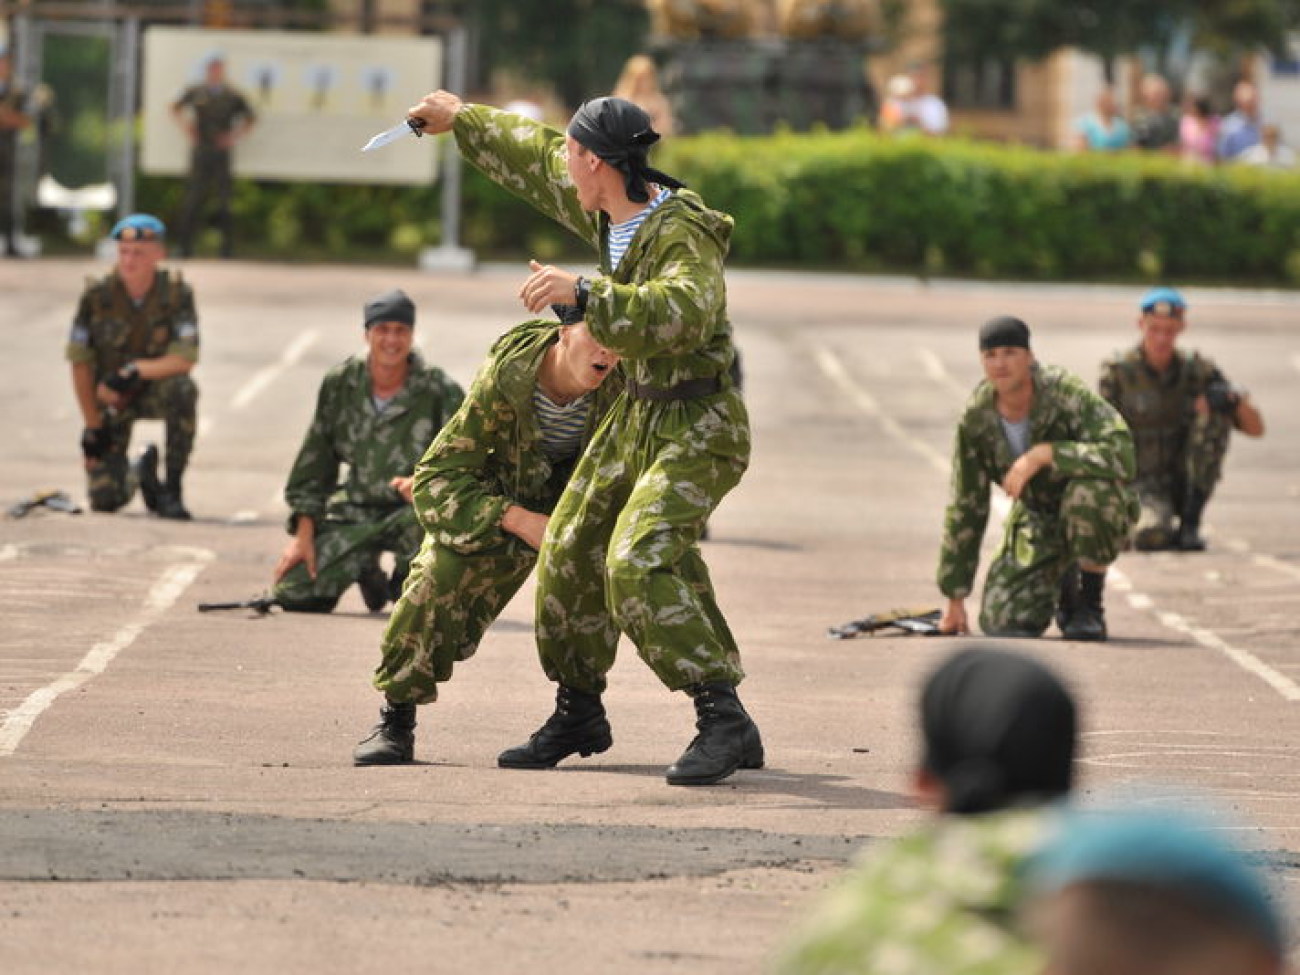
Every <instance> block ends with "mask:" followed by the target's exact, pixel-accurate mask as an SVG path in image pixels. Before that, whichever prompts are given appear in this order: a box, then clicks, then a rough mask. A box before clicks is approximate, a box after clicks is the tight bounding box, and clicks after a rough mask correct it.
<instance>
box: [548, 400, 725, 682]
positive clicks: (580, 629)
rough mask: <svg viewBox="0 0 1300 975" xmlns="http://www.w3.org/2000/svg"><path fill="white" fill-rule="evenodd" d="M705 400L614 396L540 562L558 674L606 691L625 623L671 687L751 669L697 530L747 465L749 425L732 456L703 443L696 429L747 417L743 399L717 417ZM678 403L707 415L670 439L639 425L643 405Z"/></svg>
mask: <svg viewBox="0 0 1300 975" xmlns="http://www.w3.org/2000/svg"><path fill="white" fill-rule="evenodd" d="M732 395H736V394H732ZM706 402H707V401H697V402H687V403H667V404H645V403H633V404H630V405H629V404H628V403H627V402H626V401H624V402H623V403H621V404H616V405H615V407H614V409H613V411H611V413H610V415H609V417H607V418H606V422H605V424H604V426H603V427H602V428H601V429H600V430H599V431H598V432H597V434H596V437H595V439H594V440H593V441H592V443H591V445H590V446H589V447H588V448H587V452H586V454H585V455H584V456H583V458H582V460H581V461H580V462H579V463H578V467H577V469H576V470H575V471H574V474H573V477H572V478H571V479H570V480H569V484H568V486H567V487H566V488H565V492H564V494H563V495H562V496H561V498H560V501H559V504H558V505H556V508H555V512H554V514H553V515H552V516H551V520H550V523H549V524H548V526H547V531H546V537H545V539H544V541H543V543H542V551H541V555H540V559H539V563H538V570H537V616H536V627H537V645H538V652H539V654H540V656H541V661H542V668H543V669H544V670H545V672H546V676H547V677H549V678H550V679H551V680H553V681H557V682H559V683H561V684H565V685H566V686H569V687H573V688H576V689H577V690H581V691H586V692H588V693H592V694H599V693H601V692H603V691H604V689H605V683H606V680H605V677H606V674H607V673H608V672H609V669H610V668H611V667H612V666H613V665H614V658H615V653H616V650H617V646H618V639H619V632H620V631H622V632H624V633H626V634H627V635H628V636H629V637H630V638H631V639H632V642H633V643H634V644H635V645H636V648H637V652H638V653H639V654H640V656H641V659H642V660H644V661H645V662H646V663H647V664H648V665H649V666H650V668H651V669H652V670H653V671H654V672H655V674H656V675H657V676H658V677H659V679H660V680H661V681H663V683H664V685H665V686H667V687H668V688H669V689H670V690H680V689H682V688H685V687H688V686H690V685H692V684H697V683H701V682H704V681H723V682H725V683H728V684H732V685H735V684H739V683H740V681H741V680H742V679H743V678H744V671H743V670H742V669H741V666H740V651H739V649H738V648H737V646H736V641H735V639H734V638H733V637H732V634H731V629H730V628H729V627H728V626H727V621H726V619H725V618H724V617H723V615H722V611H721V610H720V609H719V608H718V604H717V600H716V599H715V597H714V593H713V586H712V584H711V582H710V580H709V572H708V569H707V568H706V567H705V564H704V559H703V557H702V556H701V555H700V549H699V539H700V536H701V533H702V532H703V531H704V528H705V525H706V524H707V522H708V519H709V515H710V514H712V512H713V510H714V508H716V507H717V504H718V502H719V501H721V500H722V498H723V497H724V496H725V495H726V494H727V492H728V491H730V490H731V489H732V488H733V487H735V486H736V485H737V484H738V483H739V482H740V478H741V476H742V475H743V474H744V471H745V468H746V466H747V462H748V428H747V427H745V429H744V430H743V431H741V432H740V434H739V435H738V436H737V437H736V441H735V442H736V443H737V444H738V445H740V449H738V451H737V452H736V453H735V454H733V455H720V454H716V453H711V452H709V451H708V450H706V449H704V447H703V446H702V445H701V444H700V443H699V442H698V441H697V440H696V436H697V435H698V434H697V431H698V430H700V429H704V428H707V427H708V426H709V425H710V424H711V423H715V422H718V417H719V416H722V417H726V418H727V419H726V420H723V421H722V422H728V421H730V422H734V420H730V417H732V416H735V415H736V413H738V414H739V416H740V417H741V418H742V420H743V409H744V408H743V405H740V404H739V399H738V396H737V398H736V403H737V404H738V406H737V407H736V413H730V414H729V413H728V411H727V410H726V409H722V408H720V409H719V410H718V412H717V413H715V414H714V415H712V416H710V415H709V413H708V412H707V411H708V410H709V407H708V406H705V405H701V404H703V403H706ZM672 408H677V409H680V410H682V411H684V412H685V411H693V412H699V413H700V414H701V417H702V419H697V420H696V421H695V422H693V423H690V424H689V426H688V427H687V429H686V431H685V432H684V433H679V434H676V435H669V436H665V435H664V434H663V433H661V432H659V431H658V430H656V429H655V428H654V427H653V426H652V425H651V424H650V423H641V422H638V417H637V414H638V413H640V412H641V411H651V410H655V409H672ZM629 413H631V414H632V416H630V417H629Z"/></svg>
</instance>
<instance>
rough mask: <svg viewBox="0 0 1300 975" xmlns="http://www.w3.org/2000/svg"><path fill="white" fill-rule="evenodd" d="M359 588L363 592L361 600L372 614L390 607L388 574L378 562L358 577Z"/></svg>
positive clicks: (367, 567) (371, 564)
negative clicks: (387, 606)
mask: <svg viewBox="0 0 1300 975" xmlns="http://www.w3.org/2000/svg"><path fill="white" fill-rule="evenodd" d="M357 588H358V589H360V590H361V599H362V601H363V602H364V603H365V604H366V609H368V610H370V612H372V613H378V612H379V611H380V610H381V609H383V608H384V607H385V606H386V605H388V574H387V573H385V572H384V570H383V568H382V567H381V566H380V565H379V562H378V561H377V560H376V561H374V562H371V563H370V564H369V565H368V566H366V567H365V568H364V569H362V570H361V574H360V575H359V576H357Z"/></svg>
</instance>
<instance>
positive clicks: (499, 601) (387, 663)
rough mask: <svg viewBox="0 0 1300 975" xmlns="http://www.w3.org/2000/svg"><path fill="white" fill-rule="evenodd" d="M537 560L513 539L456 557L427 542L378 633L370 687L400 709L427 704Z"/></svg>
mask: <svg viewBox="0 0 1300 975" xmlns="http://www.w3.org/2000/svg"><path fill="white" fill-rule="evenodd" d="M536 562H537V553H536V552H535V551H533V549H531V548H529V547H528V546H527V545H526V544H524V542H523V541H521V540H520V539H517V538H515V537H513V536H506V537H505V540H504V541H503V542H502V543H501V544H500V545H498V546H495V547H493V548H490V549H487V550H484V551H480V552H475V553H473V554H462V553H459V552H455V551H453V550H452V549H450V548H448V547H446V546H445V545H439V544H437V543H435V542H434V541H433V539H432V538H431V537H428V536H426V537H425V539H424V544H423V545H422V546H421V547H420V551H419V554H418V555H417V556H416V557H415V559H414V560H413V561H412V562H411V574H410V576H409V577H408V578H407V580H406V587H405V589H403V591H402V598H401V599H399V600H398V601H397V606H396V607H394V609H393V614H392V616H391V617H390V618H389V620H388V627H387V629H385V630H384V638H383V641H382V643H381V645H380V650H381V652H382V654H383V659H382V661H381V662H380V664H379V668H378V669H377V670H376V671H375V679H374V685H375V687H376V688H377V689H378V690H380V691H382V692H383V694H384V696H385V697H386V698H387V699H388V700H390V701H393V702H396V703H400V704H430V703H432V702H433V701H436V700H437V699H438V685H439V684H441V683H445V682H446V681H448V680H450V679H451V671H452V667H453V666H454V665H455V663H456V661H458V660H468V659H469V658H470V657H472V656H473V655H474V652H475V651H476V650H477V649H478V645H479V642H480V641H481V640H482V639H483V634H484V633H485V632H486V631H487V628H488V627H489V626H491V625H492V623H493V621H495V620H496V618H497V617H498V616H499V615H500V614H501V611H502V610H503V609H505V607H506V604H507V603H508V602H510V600H511V599H512V598H513V597H514V595H515V593H516V592H518V591H519V587H520V586H522V585H523V584H524V580H525V579H527V578H528V574H529V573H530V572H532V570H533V565H534V564H535V563H536Z"/></svg>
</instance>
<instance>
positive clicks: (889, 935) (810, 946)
mask: <svg viewBox="0 0 1300 975" xmlns="http://www.w3.org/2000/svg"><path fill="white" fill-rule="evenodd" d="M1052 822H1053V818H1052V814H1050V813H1048V812H1045V811H1043V810H1041V809H1035V810H1024V809H1021V810H1013V811H1008V812H998V813H989V814H985V815H979V816H952V815H948V816H940V817H939V818H937V819H936V820H935V821H933V822H932V823H930V824H929V825H928V826H926V827H925V828H924V829H922V830H920V831H918V832H916V833H913V834H911V835H909V836H905V837H903V838H902V839H899V840H895V841H892V842H890V843H888V845H886V846H884V847H883V848H879V849H878V848H877V847H874V846H873V847H869V848H868V849H867V850H866V851H865V852H864V854H863V855H862V856H861V857H860V858H859V860H858V862H857V863H856V864H855V866H854V867H853V868H852V869H851V870H850V871H849V874H848V876H847V877H845V878H844V879H843V880H842V881H840V882H839V883H838V884H836V885H835V886H834V887H832V888H831V890H829V891H828V892H827V893H826V894H825V895H823V897H822V899H821V901H819V902H818V903H817V905H816V907H815V909H814V912H813V914H812V915H810V917H809V918H808V919H807V921H806V922H805V923H804V924H803V925H802V926H801V927H800V928H799V930H798V932H797V934H796V936H795V937H794V938H793V939H792V940H791V941H790V943H789V944H788V945H787V946H786V948H785V950H784V951H783V952H782V953H781V955H780V957H779V958H778V960H777V964H776V966H775V970H776V972H778V973H779V975H832V973H834V975H850V973H860V975H878V973H881V972H889V973H891V975H940V973H942V975H1020V973H1024V975H1030V973H1034V972H1039V971H1042V969H1043V961H1044V960H1043V958H1042V957H1041V956H1040V954H1039V953H1038V951H1037V950H1036V949H1035V948H1034V947H1033V946H1032V945H1031V944H1030V942H1029V941H1028V939H1027V938H1026V937H1025V936H1024V935H1023V934H1021V932H1020V931H1019V930H1018V925H1017V913H1018V910H1019V908H1020V904H1021V901H1022V899H1023V897H1024V890H1023V887H1024V880H1023V877H1022V874H1023V865H1024V863H1025V860H1026V859H1027V857H1028V856H1029V855H1030V854H1032V853H1033V852H1034V851H1035V850H1036V849H1037V848H1038V847H1039V846H1040V845H1041V843H1042V842H1043V840H1044V839H1046V837H1047V834H1048V831H1049V828H1050V824H1051V823H1052Z"/></svg>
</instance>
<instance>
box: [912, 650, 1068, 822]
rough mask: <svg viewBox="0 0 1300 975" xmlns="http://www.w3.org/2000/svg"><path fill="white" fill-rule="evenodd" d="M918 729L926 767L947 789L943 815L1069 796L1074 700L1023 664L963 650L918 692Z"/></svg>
mask: <svg viewBox="0 0 1300 975" xmlns="http://www.w3.org/2000/svg"><path fill="white" fill-rule="evenodd" d="M921 730H922V733H923V734H924V737H925V759H924V764H925V768H926V769H927V770H928V771H929V772H931V773H932V774H933V775H935V776H936V777H937V778H938V779H939V780H940V781H941V782H942V783H943V785H944V788H945V789H946V790H947V793H948V801H947V805H946V811H947V812H951V813H981V812H992V811H993V810H996V809H1003V808H1006V807H1007V806H1010V805H1013V804H1015V803H1016V802H1019V801H1025V800H1031V801H1039V802H1042V801H1045V800H1048V799H1052V798H1055V797H1057V796H1062V795H1064V794H1065V793H1067V792H1068V791H1069V789H1070V780H1071V777H1072V771H1073V769H1072V766H1073V762H1074V747H1075V707H1074V700H1073V698H1071V696H1070V692H1069V691H1067V690H1066V689H1065V687H1064V686H1063V685H1062V684H1061V682H1060V681H1059V680H1057V679H1056V677H1055V676H1054V675H1053V674H1052V673H1051V671H1049V670H1047V668H1045V667H1044V666H1043V665H1042V664H1040V663H1038V662H1037V661H1034V660H1031V659H1030V658H1028V657H1022V656H1020V655H1019V654H1013V653H1005V652H1000V651H994V650H963V651H960V652H958V653H957V654H955V655H953V656H952V657H950V658H948V660H947V662H946V663H944V664H943V665H942V666H940V667H939V669H938V670H936V671H935V672H934V674H933V675H932V676H931V677H930V679H929V680H928V681H926V684H925V690H924V691H922V693H921Z"/></svg>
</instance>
